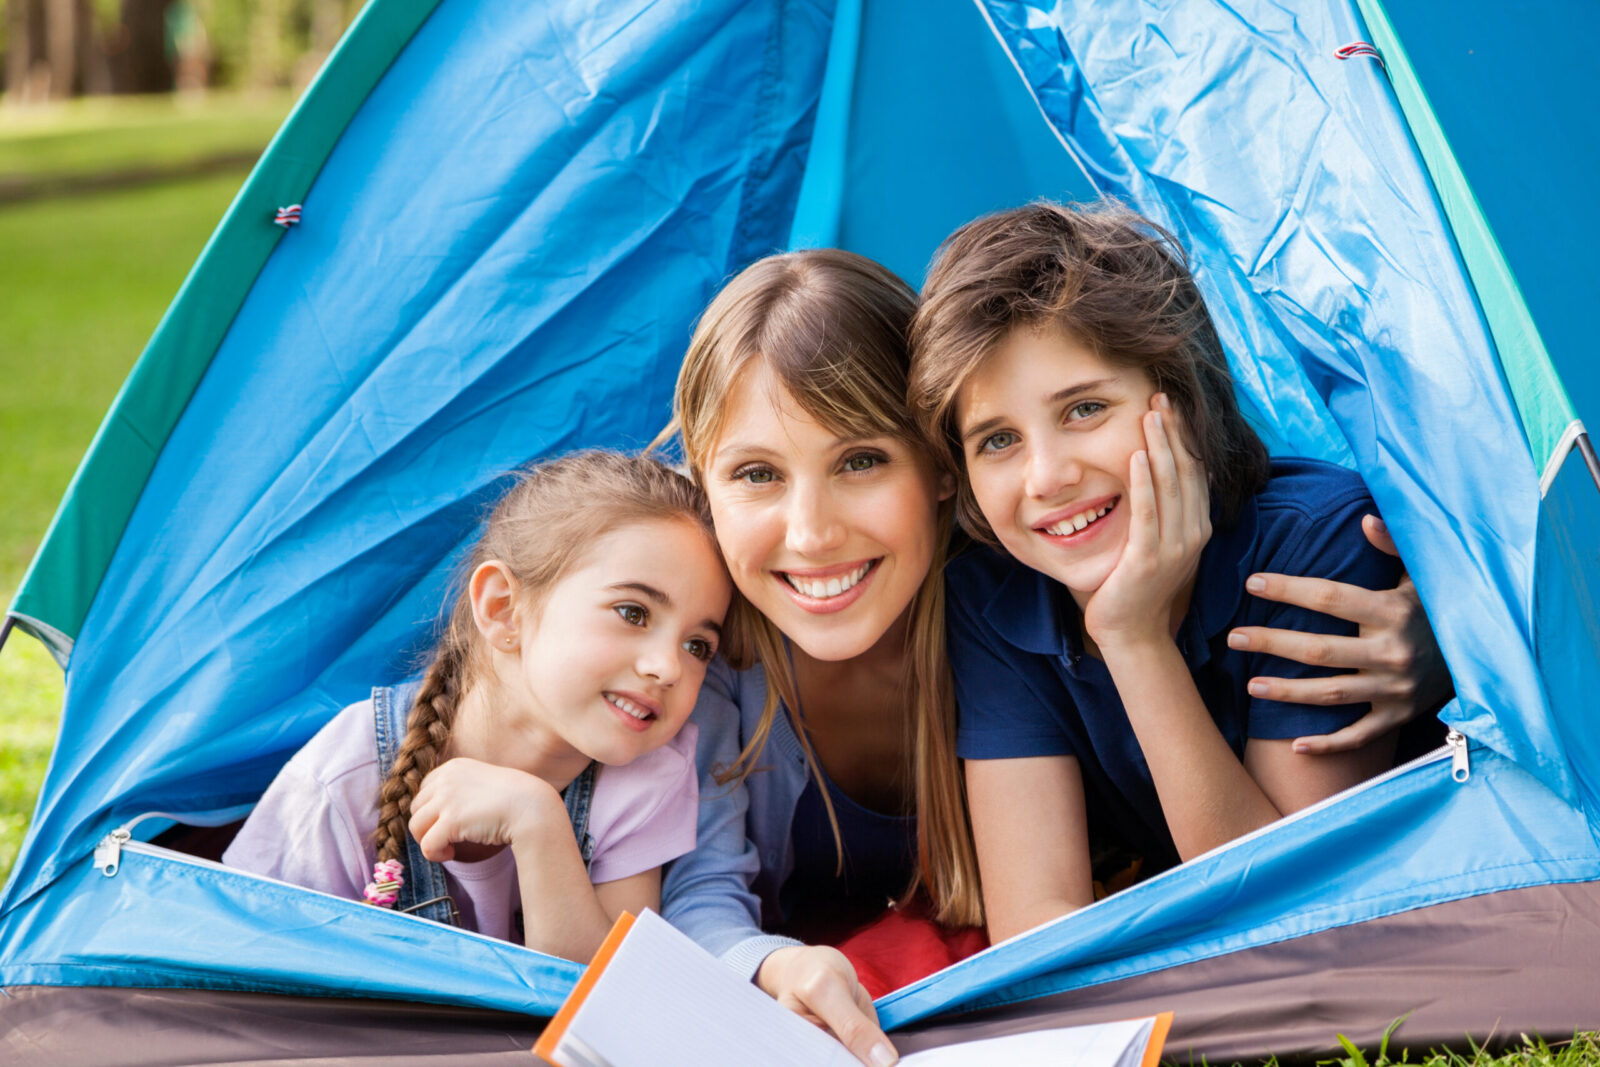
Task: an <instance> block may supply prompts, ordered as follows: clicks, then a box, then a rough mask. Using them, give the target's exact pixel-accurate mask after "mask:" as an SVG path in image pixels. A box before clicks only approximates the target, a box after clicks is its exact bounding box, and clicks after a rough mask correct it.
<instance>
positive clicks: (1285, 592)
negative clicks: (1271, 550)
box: [1244, 574, 1415, 626]
mask: <svg viewBox="0 0 1600 1067" xmlns="http://www.w3.org/2000/svg"><path fill="white" fill-rule="evenodd" d="M1409 584H1410V583H1409V581H1403V582H1402V583H1401V586H1400V587H1399V589H1397V590H1395V589H1391V590H1384V591H1382V592H1373V591H1372V590H1370V589H1362V588H1361V587H1360V586H1356V585H1347V584H1345V583H1344V582H1335V581H1331V580H1329V579H1327V578H1306V577H1297V576H1294V575H1288V574H1252V575H1251V576H1250V577H1249V579H1248V580H1246V582H1245V583H1244V587H1245V588H1246V589H1247V590H1249V591H1250V594H1251V595H1252V596H1258V597H1260V598H1261V599H1262V600H1275V601H1277V602H1278V603H1280V604H1292V605H1294V606H1295V607H1297V608H1307V609H1309V610H1311V611H1318V612H1321V613H1322V614H1324V615H1332V616H1334V617H1335V618H1339V619H1344V620H1345V621H1347V622H1353V623H1357V624H1359V625H1362V626H1402V625H1404V624H1405V616H1407V615H1408V614H1409V612H1408V605H1409V603H1410V602H1411V601H1414V600H1415V597H1414V596H1411V597H1409V599H1408V600H1405V601H1404V602H1402V601H1399V600H1395V599H1394V598H1393V596H1392V595H1393V594H1394V593H1395V592H1397V591H1405V590H1406V589H1407V587H1409Z"/></svg>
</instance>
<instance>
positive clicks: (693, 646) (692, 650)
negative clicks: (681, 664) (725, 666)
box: [683, 637, 717, 663]
mask: <svg viewBox="0 0 1600 1067" xmlns="http://www.w3.org/2000/svg"><path fill="white" fill-rule="evenodd" d="M683 647H684V649H685V651H687V652H688V653H689V655H691V656H693V657H694V658H695V659H697V660H699V661H700V662H702V663H705V662H707V661H708V660H710V659H711V657H712V656H714V655H716V654H717V650H716V649H714V648H712V647H711V642H710V641H707V640H706V639H705V638H703V637H691V638H690V639H689V640H687V641H685V642H684V643H683Z"/></svg>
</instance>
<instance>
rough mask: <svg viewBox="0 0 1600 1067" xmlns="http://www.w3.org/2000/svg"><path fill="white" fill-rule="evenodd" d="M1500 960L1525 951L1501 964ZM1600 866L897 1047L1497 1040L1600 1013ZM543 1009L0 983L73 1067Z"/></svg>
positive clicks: (528, 1033) (488, 1039) (414, 1034)
mask: <svg viewBox="0 0 1600 1067" xmlns="http://www.w3.org/2000/svg"><path fill="white" fill-rule="evenodd" d="M1506 960H1521V961H1522V963H1521V964H1520V965H1519V966H1507V965H1506V964H1505V962H1504V961H1506ZM1596 960H1600V883H1596V882H1585V883H1577V884H1570V885H1544V886H1535V887H1532V888H1527V889H1514V890H1508V891H1504V892H1499V893H1491V894H1487V895H1485V896H1480V897H1473V898H1470V899H1467V900H1459V901H1453V902H1451V903H1447V904H1437V905H1433V906H1430V907H1426V908H1419V909H1416V910H1415V911H1409V912H1406V913H1404V914H1402V915H1396V916H1391V917H1389V918H1386V919H1377V920H1373V921H1370V922H1365V923H1359V924H1357V925H1354V926H1349V927H1345V928H1342V929H1338V930H1330V931H1326V932H1323V933H1320V934H1312V935H1309V936H1306V937H1301V938H1296V939H1294V940H1292V941H1284V942H1280V943H1278V944H1274V945H1267V946H1264V947H1262V948H1255V949H1248V950H1245V951H1242V952H1235V953H1232V954H1230V955H1227V956H1221V957H1218V958H1216V959H1210V960H1202V961H1199V962H1196V963H1190V964H1184V965H1182V966H1178V967H1171V968H1168V969H1166V970H1163V971H1159V972H1156V973H1154V974H1148V975H1142V976H1139V977H1136V978H1128V979H1124V980H1122V981H1117V982H1109V983H1106V984H1104V985H1099V986H1094V987H1092V988H1089V989H1082V990H1077V991H1074V992H1070V993H1062V994H1057V995H1053V996H1049V997H1044V998H1040V999H1035V1000H1029V1001H1025V1002H1021V1003H1017V1004H1013V1005H1008V1006H1004V1007H997V1008H991V1009H986V1010H984V1011H981V1012H975V1013H970V1014H967V1015H963V1016H961V1017H960V1019H959V1021H945V1022H939V1023H934V1024H930V1025H926V1026H919V1027H915V1028H912V1029H910V1030H906V1031H901V1032H898V1033H896V1034H895V1035H894V1036H895V1042H896V1044H897V1045H898V1046H899V1047H900V1049H901V1050H902V1051H903V1052H914V1051H916V1050H918V1049H924V1048H930V1047H933V1046H936V1045H943V1044H949V1043H950V1042H953V1041H962V1040H970V1039H973V1038H978V1037H990V1036H995V1035H998V1034H1004V1033H1015V1032H1019V1031H1023V1030H1036V1029H1041V1028H1044V1027H1050V1026H1071V1025H1076V1024H1079V1023H1088V1022H1103V1021H1106V1020H1111V1019H1125V1018H1129V1017H1133V1016H1138V1015H1145V1014H1151V1013H1154V1012H1157V1011H1166V1010H1171V1011H1173V1012H1174V1013H1175V1019H1174V1022H1173V1028H1172V1032H1171V1034H1170V1036H1169V1037H1168V1039H1167V1048H1166V1056H1165V1057H1164V1058H1165V1059H1166V1060H1167V1061H1168V1062H1176V1063H1179V1064H1186V1063H1190V1062H1195V1063H1198V1062H1200V1059H1201V1057H1204V1058H1205V1059H1206V1060H1208V1061H1209V1062H1211V1063H1230V1062H1233V1061H1235V1060H1242V1061H1253V1060H1258V1059H1260V1058H1262V1057H1263V1056H1265V1055H1267V1054H1275V1055H1277V1056H1278V1057H1279V1058H1280V1059H1289V1060H1294V1059H1307V1060H1310V1059H1315V1058H1317V1057H1318V1056H1326V1055H1328V1054H1330V1053H1333V1052H1335V1051H1337V1046H1336V1044H1335V1042H1336V1035H1337V1034H1341V1033H1342V1034H1344V1035H1345V1036H1346V1037H1348V1038H1350V1039H1351V1040H1352V1041H1354V1042H1356V1043H1357V1044H1358V1045H1362V1046H1364V1047H1367V1048H1376V1047H1377V1045H1378V1042H1379V1040H1380V1039H1381V1038H1382V1035H1383V1031H1384V1030H1385V1029H1386V1028H1387V1027H1388V1026H1389V1025H1390V1024H1391V1023H1392V1022H1394V1021H1395V1020H1396V1019H1399V1018H1400V1017H1402V1016H1404V1017H1405V1021H1404V1022H1403V1023H1402V1024H1401V1026H1400V1027H1399V1029H1398V1030H1397V1031H1396V1034H1395V1037H1394V1039H1393V1041H1392V1042H1391V1047H1392V1049H1393V1048H1401V1047H1404V1048H1410V1049H1412V1050H1413V1051H1421V1050H1424V1049H1427V1048H1434V1047H1451V1048H1455V1049H1458V1050H1463V1051H1464V1050H1465V1049H1466V1047H1467V1045H1468V1042H1469V1040H1470V1041H1472V1042H1476V1043H1478V1044H1487V1045H1489V1046H1491V1047H1498V1046H1502V1045H1506V1044H1512V1043H1516V1042H1518V1041H1519V1040H1520V1039H1521V1035H1523V1034H1529V1035H1533V1034H1539V1035H1542V1036H1544V1037H1545V1038H1546V1039H1547V1040H1550V1041H1557V1040H1564V1039H1566V1038H1569V1037H1571V1036H1572V1035H1571V1026H1572V1020H1574V1019H1590V1020H1593V1025H1594V1026H1595V1027H1596V1028H1600V967H1597V966H1596V963H1595V961H1596ZM542 1025H543V1020H541V1019H534V1018H528V1017H524V1016H518V1015H510V1014H505V1013H502V1012H491V1011H474V1010H471V1009H466V1008H456V1007H441V1006H438V1005H430V1004H404V1003H397V1002H393V1001H374V1000H338V999H322V998H310V997H287V996H277V995H270V994H259V993H230V992H216V991H200V990H137V989H104V988H56V987H41V986H30V987H15V988H11V989H5V990H0V1033H3V1034H4V1037H3V1038H0V1052H3V1053H4V1055H3V1057H0V1058H4V1059H5V1061H6V1062H7V1063H17V1064H41V1065H42V1064H51V1065H53V1067H76V1065H84V1067H89V1065H95V1067H98V1065H100V1064H105V1063H111V1062H115V1063H119V1064H125V1065H127V1067H176V1065H179V1064H196V1063H230V1064H251V1065H266V1064H304V1063H306V1062H307V1061H315V1062H316V1063H317V1064H318V1065H319V1067H332V1065H340V1064H348V1065H351V1067H375V1065H377V1064H378V1063H380V1062H382V1063H385V1064H389V1065H394V1067H432V1065H443V1064H445V1063H451V1064H456V1063H466V1064H471V1065H473V1067H487V1065H490V1064H500V1063H503V1064H506V1065H508V1067H510V1065H513V1064H514V1065H518V1067H526V1065H527V1064H528V1063H530V1062H532V1061H531V1058H530V1056H529V1052H528V1050H529V1049H530V1047H531V1046H532V1045H533V1042H534V1040H535V1038H536V1037H537V1036H538V1033H539V1030H540V1028H541V1027H542Z"/></svg>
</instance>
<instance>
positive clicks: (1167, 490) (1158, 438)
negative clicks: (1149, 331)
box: [1144, 394, 1185, 545]
mask: <svg viewBox="0 0 1600 1067" xmlns="http://www.w3.org/2000/svg"><path fill="white" fill-rule="evenodd" d="M1158 396H1159V394H1158ZM1163 399H1164V398H1163ZM1152 400H1153V402H1154V403H1156V404H1157V407H1156V409H1155V410H1154V411H1150V412H1147V413H1146V414H1145V416H1144V442H1145V454H1146V456H1147V457H1148V459H1149V466H1150V478H1151V482H1152V484H1153V485H1154V487H1155V501H1156V513H1157V526H1156V528H1157V533H1158V535H1159V537H1160V539H1161V541H1162V542H1163V543H1164V544H1168V545H1176V544H1180V543H1181V539H1182V537H1183V522H1184V517H1185V515H1184V504H1185V501H1184V499H1183V488H1184V487H1183V484H1182V482H1181V480H1180V479H1179V477H1178V460H1177V457H1176V456H1175V455H1174V452H1175V451H1180V452H1181V451H1182V450H1183V446H1182V445H1181V444H1180V445H1179V446H1178V447H1177V448H1176V449H1174V448H1173V443H1172V439H1171V437H1170V434H1171V433H1172V432H1174V430H1175V427H1172V426H1171V423H1170V422H1169V420H1168V419H1167V417H1166V413H1164V412H1163V411H1162V405H1161V403H1160V401H1159V400H1155V399H1154V398H1152Z"/></svg>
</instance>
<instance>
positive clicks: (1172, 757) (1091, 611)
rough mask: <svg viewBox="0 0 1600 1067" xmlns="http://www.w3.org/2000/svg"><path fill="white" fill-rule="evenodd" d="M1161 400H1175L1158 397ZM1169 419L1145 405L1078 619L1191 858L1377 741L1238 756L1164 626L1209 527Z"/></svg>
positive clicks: (1354, 760)
mask: <svg viewBox="0 0 1600 1067" xmlns="http://www.w3.org/2000/svg"><path fill="white" fill-rule="evenodd" d="M1159 411H1160V413H1162V414H1169V413H1170V411H1171V409H1170V407H1168V406H1167V405H1166V403H1165V398H1163V401H1162V405H1161V407H1160V408H1159ZM1168 422H1169V423H1170V425H1168V426H1163V425H1162V420H1161V419H1160V418H1159V417H1158V415H1157V413H1155V412H1152V413H1151V414H1149V415H1146V416H1145V439H1146V444H1147V451H1146V453H1145V454H1142V455H1140V454H1136V455H1135V456H1134V458H1133V462H1132V463H1131V464H1130V473H1129V498H1130V499H1129V507H1130V509H1131V510H1130V516H1131V517H1130V529H1129V534H1128V543H1127V546H1126V547H1125V549H1124V551H1123V554H1122V558H1121V559H1120V560H1119V561H1118V563H1117V566H1116V568H1115V569H1114V570H1113V571H1112V573H1111V575H1110V576H1109V577H1108V578H1107V579H1106V581H1105V582H1104V583H1103V584H1102V585H1101V587H1100V588H1099V589H1098V590H1096V591H1095V593H1094V595H1093V596H1092V597H1091V598H1090V600H1089V603H1088V604H1087V605H1086V606H1085V609H1084V628H1085V630H1086V631H1087V632H1088V634H1089V636H1090V638H1091V639H1092V640H1093V641H1094V642H1095V644H1096V646H1097V647H1098V649H1099V652H1100V655H1101V657H1102V658H1103V659H1104V661H1105V664H1106V667H1107V669H1108V670H1109V671H1110V673H1111V677H1112V679H1113V681H1114V682H1115V683H1116V686H1117V692H1118V695H1119V696H1121V698H1122V703H1123V706H1124V708H1125V709H1126V711H1127V714H1128V721H1129V724H1130V725H1131V726H1132V728H1133V732H1134V735H1135V737H1136V738H1137V739H1138V742H1139V747H1140V749H1141V750H1142V752H1143V754H1144V757H1145V762H1146V764H1147V765H1148V767H1149V769H1150V775H1151V778H1152V779H1153V781H1154V783H1155V787H1156V794H1157V796H1158V797H1159V798H1160V801H1161V810H1162V814H1163V815H1164V817H1165V818H1166V822H1167V829H1168V830H1169V832H1170V833H1171V834H1172V839H1173V843H1174V845H1176V847H1177V850H1178V854H1179V856H1181V857H1182V858H1183V859H1185V860H1188V859H1192V858H1193V857H1195V856H1198V855H1200V854H1201V853H1203V852H1206V851H1209V850H1210V849H1212V848H1215V847H1217V846H1218V845H1221V844H1224V843H1225V842H1228V841H1231V840H1233V839H1234V838H1236V837H1239V836H1240V835H1242V834H1245V833H1248V832H1250V831H1252V830H1255V829H1257V828H1259V827H1261V826H1265V825H1266V824H1268V823H1270V822H1272V821H1274V820H1276V819H1278V818H1280V817H1281V816H1283V815H1284V814H1287V813H1288V812H1290V811H1293V810H1295V809H1297V808H1299V807H1304V806H1305V805H1306V804H1309V803H1312V802H1313V801H1315V800H1318V799H1321V798H1322V797H1325V796H1328V795H1331V794H1332V793H1334V792H1337V791H1338V790H1340V789H1343V788H1345V787H1347V786H1350V785H1354V784H1355V783H1356V782H1358V781H1360V780H1361V779H1362V778H1364V777H1366V776H1367V774H1368V773H1370V771H1369V770H1368V768H1369V767H1372V766H1373V764H1374V763H1375V762H1376V761H1377V760H1378V759H1379V758H1380V756H1379V754H1378V753H1377V752H1375V751H1374V749H1376V748H1378V747H1381V746H1369V747H1368V748H1367V749H1363V750H1361V751H1358V752H1356V753H1351V754H1347V755H1344V756H1340V757H1335V758H1332V759H1325V760H1322V761H1320V762H1319V760H1318V759H1317V758H1316V757H1311V756H1308V755H1301V754H1297V753H1294V752H1293V751H1292V748H1291V745H1290V744H1289V743H1281V742H1273V741H1262V740H1254V739H1253V740H1251V741H1250V742H1249V743H1248V744H1247V746H1246V757H1245V760H1244V761H1243V762H1241V761H1240V759H1239V758H1238V757H1236V756H1235V755H1234V754H1233V750H1232V749H1231V748H1230V747H1229V745H1228V743H1227V741H1226V740H1225V739H1224V738H1223V736H1222V734H1221V732H1220V731H1219V730H1218V729H1217V726H1216V723H1215V722H1214V720H1213V719H1212V718H1211V714H1210V712H1209V710H1208V709H1207V708H1206V706H1205V704H1204V702H1203V701H1202V700H1201V699H1200V694H1199V691H1198V690H1197V689H1196V688H1195V684H1194V679H1193V678H1192V676H1191V675H1190V674H1189V669H1188V665H1187V664H1186V663H1185V662H1184V660H1183V656H1182V654H1181V653H1180V652H1179V650H1178V647H1177V644H1176V643H1175V642H1174V640H1173V637H1172V626H1173V615H1174V614H1175V610H1174V603H1175V599H1176V598H1177V597H1178V596H1180V595H1182V594H1183V591H1184V590H1185V589H1186V588H1189V587H1191V586H1192V578H1193V575H1194V568H1195V566H1196V564H1197V563H1198V560H1199V556H1200V550H1201V549H1202V548H1203V547H1204V545H1205V543H1206V541H1207V540H1209V538H1210V535H1211V528H1210V520H1209V501H1208V494H1207V491H1206V480H1205V473H1204V471H1203V470H1202V469H1201V468H1200V466H1199V464H1198V463H1197V462H1196V461H1195V460H1194V459H1193V457H1191V456H1190V455H1189V453H1188V451H1187V450H1186V449H1185V448H1184V447H1183V445H1182V443H1181V441H1182V438H1181V436H1180V435H1179V433H1178V429H1177V426H1176V424H1175V421H1173V420H1171V419H1170V418H1169V419H1168ZM1252 772H1254V773H1252Z"/></svg>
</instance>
